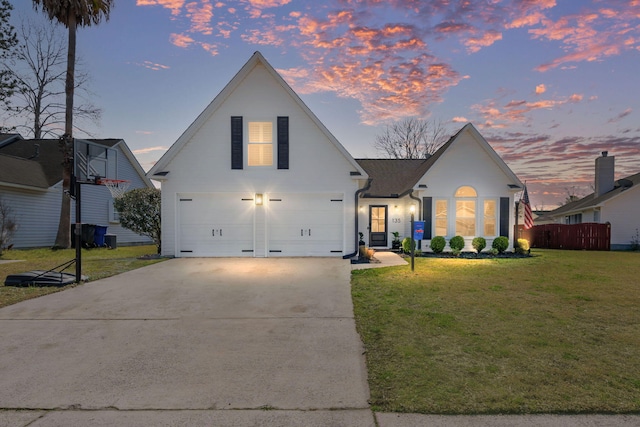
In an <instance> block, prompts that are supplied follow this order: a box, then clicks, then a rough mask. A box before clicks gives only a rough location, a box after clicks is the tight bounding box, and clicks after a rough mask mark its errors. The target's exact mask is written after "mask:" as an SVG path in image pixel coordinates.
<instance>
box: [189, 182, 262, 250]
mask: <svg viewBox="0 0 640 427" xmlns="http://www.w3.org/2000/svg"><path fill="white" fill-rule="evenodd" d="M243 199H245V200H243ZM247 199H248V200H247ZM179 203H180V205H179V208H180V256H252V251H253V198H252V197H251V196H249V195H243V194H195V195H189V196H188V197H180V198H179Z"/></svg>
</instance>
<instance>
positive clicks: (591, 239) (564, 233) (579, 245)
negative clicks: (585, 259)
mask: <svg viewBox="0 0 640 427" xmlns="http://www.w3.org/2000/svg"><path fill="white" fill-rule="evenodd" d="M517 227H518V228H517V230H516V236H517V238H518V239H527V240H528V241H529V244H530V245H531V247H532V248H545V249H578V250H587V251H608V250H610V249H611V224H609V223H607V224H598V223H593V222H587V223H583V224H544V225H535V226H533V228H530V229H529V230H525V229H524V226H523V225H518V226H517Z"/></svg>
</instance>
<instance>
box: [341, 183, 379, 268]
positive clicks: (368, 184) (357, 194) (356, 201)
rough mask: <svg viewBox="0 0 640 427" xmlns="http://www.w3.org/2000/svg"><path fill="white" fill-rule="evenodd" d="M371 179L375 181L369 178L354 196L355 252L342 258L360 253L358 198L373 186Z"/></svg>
mask: <svg viewBox="0 0 640 427" xmlns="http://www.w3.org/2000/svg"><path fill="white" fill-rule="evenodd" d="M371 181H373V179H372V178H368V179H367V183H366V184H365V186H364V187H362V188H360V189H359V190H356V193H355V197H354V201H355V206H354V207H355V212H356V213H355V248H356V250H355V252H353V253H350V254H347V255H344V256H343V257H342V259H348V258H353V257H354V256H356V255H357V254H358V241H360V235H359V234H358V215H359V212H358V198H359V197H360V194H362V193H364V192H365V191H367V190H368V189H369V188H371Z"/></svg>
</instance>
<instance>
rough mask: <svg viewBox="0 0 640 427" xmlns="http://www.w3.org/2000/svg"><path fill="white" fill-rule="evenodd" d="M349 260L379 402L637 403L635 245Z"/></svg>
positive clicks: (599, 409)
mask: <svg viewBox="0 0 640 427" xmlns="http://www.w3.org/2000/svg"><path fill="white" fill-rule="evenodd" d="M532 254H533V255H534V256H533V257H531V258H525V259H493V260H464V259H436V258H417V259H416V263H415V272H414V273H412V272H411V270H410V268H409V267H408V266H406V267H404V266H403V267H387V268H381V269H369V270H355V271H353V275H352V295H353V301H354V311H355V316H356V324H357V328H358V332H359V333H360V335H361V337H362V339H363V342H364V345H365V347H366V358H367V366H368V372H369V386H370V389H371V404H372V406H373V409H374V410H376V411H383V412H392V411H393V412H416V413H434V414H495V413H628V412H638V411H640V289H639V288H640V253H630V252H583V251H555V250H533V251H532Z"/></svg>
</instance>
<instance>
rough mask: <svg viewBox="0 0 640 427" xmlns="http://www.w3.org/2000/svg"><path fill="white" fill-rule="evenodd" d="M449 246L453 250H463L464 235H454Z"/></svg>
mask: <svg viewBox="0 0 640 427" xmlns="http://www.w3.org/2000/svg"><path fill="white" fill-rule="evenodd" d="M449 247H450V248H451V250H454V251H455V250H456V249H457V250H458V251H462V249H464V237H462V236H455V237H452V238H451V240H449Z"/></svg>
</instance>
